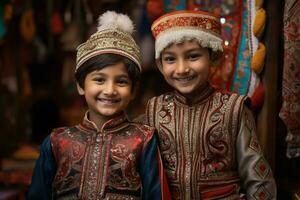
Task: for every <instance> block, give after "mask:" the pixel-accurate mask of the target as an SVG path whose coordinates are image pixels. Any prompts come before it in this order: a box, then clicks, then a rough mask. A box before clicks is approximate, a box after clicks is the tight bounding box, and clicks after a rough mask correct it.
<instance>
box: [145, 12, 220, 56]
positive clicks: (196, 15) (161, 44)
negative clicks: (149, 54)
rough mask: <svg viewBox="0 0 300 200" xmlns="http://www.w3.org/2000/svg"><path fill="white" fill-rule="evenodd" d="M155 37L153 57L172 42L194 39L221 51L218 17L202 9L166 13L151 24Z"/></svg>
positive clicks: (202, 44)
mask: <svg viewBox="0 0 300 200" xmlns="http://www.w3.org/2000/svg"><path fill="white" fill-rule="evenodd" d="M151 31H152V34H153V36H154V37H155V58H156V59H158V58H159V57H160V53H161V52H162V51H163V50H164V49H165V48H166V47H167V46H169V45H170V44H172V43H180V42H182V41H183V40H191V39H196V40H197V41H198V42H199V44H200V45H201V46H202V47H208V48H211V49H212V50H213V51H223V46H222V44H223V39H222V38H221V23H220V18H219V17H218V16H216V15H214V14H212V13H209V12H204V11H191V10H183V11H174V12H171V13H167V14H165V15H163V16H161V17H160V18H158V19H157V20H155V21H154V22H153V24H152V26H151Z"/></svg>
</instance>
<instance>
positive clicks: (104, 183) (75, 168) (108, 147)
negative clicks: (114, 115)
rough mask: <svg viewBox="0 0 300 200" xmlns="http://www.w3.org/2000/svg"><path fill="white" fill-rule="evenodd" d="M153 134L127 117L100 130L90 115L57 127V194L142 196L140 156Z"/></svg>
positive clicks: (61, 196)
mask: <svg viewBox="0 0 300 200" xmlns="http://www.w3.org/2000/svg"><path fill="white" fill-rule="evenodd" d="M152 136H153V129H152V128H150V127H148V126H145V125H137V124H132V123H129V122H128V121H127V120H126V118H125V117H124V116H120V117H119V118H118V119H115V120H113V121H109V122H107V123H106V124H105V125H104V128H103V130H100V131H97V129H96V128H95V126H94V124H93V123H92V122H90V121H88V120H87V118H85V120H84V121H83V122H82V123H81V124H79V125H77V126H75V127H72V128H60V129H56V130H54V131H53V132H52V134H51V143H52V147H53V152H54V156H55V159H56V162H57V165H58V168H57V173H56V176H55V179H54V182H53V188H54V197H55V198H57V199H65V198H67V199H69V198H71V199H72V196H73V197H76V198H80V199H120V200H123V199H124V200H125V199H140V196H141V180H140V176H139V173H138V172H137V169H136V166H137V159H138V158H140V156H141V153H142V152H143V150H144V148H145V146H146V145H147V143H148V142H149V140H150V139H151V137H152Z"/></svg>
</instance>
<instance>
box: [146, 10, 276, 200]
mask: <svg viewBox="0 0 300 200" xmlns="http://www.w3.org/2000/svg"><path fill="white" fill-rule="evenodd" d="M219 23H220V22H219V21H218V19H217V18H216V17H215V16H213V15H210V14H208V13H205V12H194V11H183V12H182V11H181V12H180V11H179V12H174V13H173V14H167V15H165V16H162V17H161V18H159V19H158V20H157V21H155V22H154V23H153V25H152V31H153V35H154V36H155V37H156V44H155V45H156V58H157V59H159V58H160V53H161V51H162V50H163V49H164V48H166V47H167V46H168V45H170V44H172V43H174V42H182V41H183V40H185V39H196V40H198V41H199V44H200V45H201V46H202V47H208V48H211V49H212V50H213V51H220V50H222V40H221V39H220V35H219V33H220V32H219V28H220V24H219ZM159 67H161V66H159ZM247 101H248V100H247V98H246V97H245V96H240V95H238V94H234V93H228V92H222V91H216V90H215V89H214V88H213V87H211V86H210V85H209V84H208V83H207V87H205V89H204V90H203V91H202V92H200V93H199V94H198V95H195V96H194V97H193V99H187V98H186V97H184V96H183V95H182V94H180V93H179V92H177V91H174V92H170V93H167V94H163V95H161V96H159V97H154V98H152V99H151V100H150V101H149V102H148V105H147V109H146V121H147V123H148V124H149V125H150V126H154V127H155V128H156V129H157V131H158V136H159V147H160V152H161V155H162V160H163V165H164V169H165V172H166V175H167V180H168V183H169V187H170V192H171V196H172V199H180V200H184V199H185V200H193V199H194V200H199V199H242V198H247V199H276V185H275V181H274V178H273V175H272V172H271V169H270V167H269V165H268V163H267V161H266V160H265V158H264V157H263V154H262V151H261V149H260V146H259V143H258V141H257V137H256V130H255V122H254V119H253V116H252V113H251V111H250V110H249V109H248V108H247V106H246V105H245V102H247ZM242 193H245V194H246V195H244V197H243V195H242Z"/></svg>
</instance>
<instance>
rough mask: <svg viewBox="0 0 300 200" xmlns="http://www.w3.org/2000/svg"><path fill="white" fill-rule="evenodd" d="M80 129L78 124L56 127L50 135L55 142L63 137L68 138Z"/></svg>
mask: <svg viewBox="0 0 300 200" xmlns="http://www.w3.org/2000/svg"><path fill="white" fill-rule="evenodd" d="M78 131H79V129H78V128H77V126H72V127H59V128H55V129H53V130H52V132H51V135H50V140H51V143H52V144H53V142H54V141H57V140H60V139H61V138H66V137H68V136H70V135H73V134H74V133H76V132H78Z"/></svg>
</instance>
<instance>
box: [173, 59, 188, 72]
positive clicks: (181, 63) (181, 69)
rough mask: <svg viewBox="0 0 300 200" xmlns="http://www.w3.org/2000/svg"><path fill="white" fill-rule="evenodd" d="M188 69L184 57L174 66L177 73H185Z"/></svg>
mask: <svg viewBox="0 0 300 200" xmlns="http://www.w3.org/2000/svg"><path fill="white" fill-rule="evenodd" d="M189 70H190V68H189V66H188V63H187V62H186V61H185V60H184V59H179V60H178V63H177V66H176V73H177V74H186V73H188V72H189Z"/></svg>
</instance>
